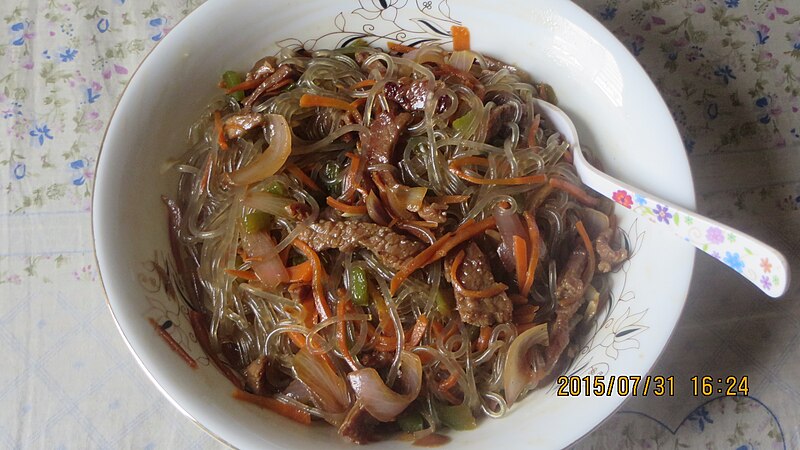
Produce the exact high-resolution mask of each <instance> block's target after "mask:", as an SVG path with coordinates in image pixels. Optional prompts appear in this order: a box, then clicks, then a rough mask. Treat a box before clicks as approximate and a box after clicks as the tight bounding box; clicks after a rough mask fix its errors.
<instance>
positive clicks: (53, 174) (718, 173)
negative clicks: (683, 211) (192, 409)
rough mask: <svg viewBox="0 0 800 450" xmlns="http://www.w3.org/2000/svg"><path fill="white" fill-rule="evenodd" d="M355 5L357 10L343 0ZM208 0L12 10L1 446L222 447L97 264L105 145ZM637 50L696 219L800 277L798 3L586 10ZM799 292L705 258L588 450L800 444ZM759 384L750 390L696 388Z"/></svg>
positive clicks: (627, 5) (615, 0) (5, 70)
mask: <svg viewBox="0 0 800 450" xmlns="http://www.w3.org/2000/svg"><path fill="white" fill-rule="evenodd" d="M349 1H352V2H353V3H355V0H349ZM201 3H202V0H151V1H146V2H145V1H136V2H134V1H125V0H106V1H96V0H84V1H79V0H71V1H63V0H49V1H32V0H3V1H2V2H0V17H2V18H3V21H2V27H4V28H5V34H4V35H5V38H4V39H2V40H1V41H0V111H1V112H0V114H2V118H0V134H1V135H2V136H3V138H2V140H1V141H0V186H2V188H3V191H4V195H0V355H2V365H1V366H0V403H2V404H3V407H2V408H0V447H2V448H15V447H19V448H70V447H77V448H146V449H153V448H195V447H197V448H213V447H218V446H219V445H220V444H218V443H217V442H216V441H214V440H213V439H212V438H211V437H209V436H208V435H206V434H205V433H204V432H203V431H201V430H200V429H198V428H197V427H195V426H194V425H193V424H192V423H191V422H190V421H189V420H188V419H186V418H184V417H182V416H181V415H180V414H179V413H178V412H177V411H176V410H175V409H174V408H172V407H171V406H170V405H169V403H168V402H167V401H166V400H165V399H164V398H163V397H162V396H161V395H160V394H159V393H158V392H157V391H156V389H155V388H154V387H153V386H152V385H151V384H150V382H149V381H148V380H147V378H146V377H145V376H144V374H143V372H142V371H141V370H140V369H139V368H138V367H137V365H136V363H135V362H134V359H133V358H131V356H130V355H129V354H128V351H127V349H126V348H125V345H124V343H123V342H122V339H121V338H120V336H119V335H118V333H117V331H116V330H115V329H114V325H113V322H112V320H111V317H110V315H109V314H108V311H107V309H106V305H105V302H104V295H103V290H102V287H101V285H100V282H99V280H98V274H97V267H96V266H95V260H94V256H93V253H92V238H91V223H90V204H91V187H92V182H93V176H94V173H93V169H94V166H95V162H96V158H97V153H98V149H99V145H100V140H101V136H102V134H103V130H104V129H105V125H106V123H107V120H108V118H109V116H110V114H111V111H112V109H113V108H114V105H115V104H116V102H117V100H118V98H119V95H120V94H121V92H122V89H123V87H124V86H125V84H126V82H127V81H128V80H129V78H130V76H131V73H132V72H133V70H134V69H135V68H136V67H137V65H138V64H139V62H140V61H141V60H142V58H144V56H145V55H146V54H147V52H148V50H149V49H150V48H152V47H153V46H154V45H155V44H156V43H157V42H158V41H159V40H160V39H161V38H163V36H164V35H165V34H166V33H168V32H169V30H170V28H171V27H173V26H174V25H175V24H176V23H177V22H178V21H179V20H180V19H181V18H182V17H184V16H185V15H186V14H188V13H189V12H191V10H193V9H194V8H196V7H197V6H199V5H200V4H201ZM577 3H579V4H580V5H581V6H582V7H583V8H585V9H586V10H587V11H589V12H590V13H591V14H592V15H594V16H595V17H597V19H598V20H600V21H601V22H602V23H603V24H604V25H605V26H606V27H608V28H609V29H610V30H611V31H612V32H613V33H614V34H615V35H616V36H617V37H618V38H619V39H620V40H621V41H622V42H623V43H624V44H625V45H626V46H627V48H628V49H629V50H630V51H631V52H632V53H633V54H634V55H635V56H636V58H637V59H638V60H639V61H640V63H641V64H642V65H643V66H644V67H645V69H646V70H647V72H648V73H649V74H650V76H651V77H652V78H653V80H654V81H655V82H656V84H657V85H658V87H659V89H660V91H661V93H662V94H663V96H664V98H665V99H666V101H667V103H668V104H669V106H670V108H671V110H672V112H673V115H674V117H675V119H676V122H677V123H678V126H679V128H680V130H681V133H682V136H683V140H684V144H685V147H686V151H687V153H688V156H689V160H690V163H691V166H692V172H693V174H694V181H695V185H696V189H697V193H698V209H699V211H700V212H701V213H704V214H706V215H709V216H711V217H714V218H717V219H718V220H721V221H724V222H726V223H728V224H730V225H732V226H734V227H737V228H740V229H741V230H743V231H745V232H747V233H750V234H752V235H754V236H756V237H759V238H762V239H765V240H766V241H768V242H769V243H771V244H772V245H774V246H775V247H776V248H778V249H780V250H781V251H783V252H784V253H785V254H786V255H787V257H788V258H789V260H790V263H791V264H792V265H793V267H794V268H795V269H794V271H793V272H794V273H793V275H794V276H793V278H794V279H795V280H798V279H800V276H798V275H799V274H798V268H800V257H798V255H800V251H799V250H800V245H799V244H798V242H799V241H798V239H797V236H798V232H800V211H799V210H800V113H798V109H800V97H799V96H798V94H799V93H800V2H798V1H797V0H774V1H770V0H698V1H693V0H604V1H601V0H577ZM797 300H800V299H799V298H798V288H797V284H796V285H795V287H794V288H792V289H790V291H789V293H788V294H787V295H786V296H785V297H784V298H783V299H782V300H779V301H769V300H767V298H766V297H765V296H764V295H761V294H760V293H759V292H758V291H757V290H756V289H755V288H753V287H752V286H750V285H749V284H748V283H747V282H746V281H745V280H744V279H742V278H740V277H738V276H736V275H735V274H734V273H733V272H732V271H730V270H729V269H726V268H724V267H723V266H722V265H720V264H716V262H715V261H714V260H713V259H712V258H711V257H709V256H706V255H704V254H701V253H698V257H697V264H696V268H695V273H694V279H693V283H692V287H691V290H690V292H689V297H688V301H687V305H686V309H685V312H684V314H683V317H682V318H681V320H680V322H679V324H678V327H677V330H676V332H675V334H674V337H673V339H672V341H671V342H670V343H669V345H668V347H667V349H666V350H665V352H664V354H663V356H662V357H661V359H660V360H659V362H658V363H657V365H656V367H655V368H654V369H653V371H652V373H653V374H663V375H673V376H674V377H675V379H676V384H677V386H676V392H675V396H674V397H659V398H655V397H637V398H630V399H629V400H628V401H626V402H625V403H624V405H623V406H622V407H621V409H620V410H619V411H618V412H617V413H615V414H614V415H613V416H612V417H611V418H610V419H609V420H607V421H606V422H605V423H604V424H603V425H601V426H600V427H599V428H597V429H596V430H595V431H594V432H592V433H591V434H590V435H588V436H586V437H585V438H583V439H582V440H581V441H579V442H577V443H576V444H575V447H576V448H580V449H589V448H621V447H626V448H650V447H670V448H673V447H675V448H677V447H679V446H688V447H691V448H697V447H707V448H717V447H720V448H722V447H724V448H732V449H751V448H776V449H777V448H800V426H799V425H798V424H800V345H798V344H799V343H800V321H798V318H800V303H798V302H797ZM695 375H700V376H702V375H710V376H713V377H714V378H718V377H726V376H729V375H730V376H743V375H747V376H748V377H749V380H750V396H749V397H738V398H702V397H693V396H692V395H691V391H690V388H689V385H690V384H689V379H690V377H692V376H695Z"/></svg>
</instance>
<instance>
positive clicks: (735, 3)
mask: <svg viewBox="0 0 800 450" xmlns="http://www.w3.org/2000/svg"><path fill="white" fill-rule="evenodd" d="M725 6H727V7H728V8H738V7H739V0H725Z"/></svg>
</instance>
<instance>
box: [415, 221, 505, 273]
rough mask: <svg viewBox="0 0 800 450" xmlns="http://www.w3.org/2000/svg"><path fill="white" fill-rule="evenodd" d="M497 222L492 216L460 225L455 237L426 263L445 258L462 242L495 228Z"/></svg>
mask: <svg viewBox="0 0 800 450" xmlns="http://www.w3.org/2000/svg"><path fill="white" fill-rule="evenodd" d="M496 224H497V221H496V220H495V218H494V216H491V217H489V218H487V219H483V220H481V221H480V222H466V223H464V224H463V225H461V226H460V227H458V228H457V229H456V230H455V231H454V232H453V238H452V239H448V240H447V242H445V244H444V245H443V246H442V247H441V248H439V249H437V250H436V252H435V254H434V257H433V258H432V259H431V260H430V261H427V262H426V263H425V265H426V266H427V265H428V264H430V263H432V262H434V261H438V260H439V259H442V258H444V257H445V256H447V254H448V253H449V252H450V250H452V249H454V248H456V247H457V246H458V245H460V244H461V243H462V242H466V241H468V240H470V239H472V238H473V237H475V236H477V235H479V234H481V233H483V232H484V231H486V230H488V229H489V228H494V227H495V225H496Z"/></svg>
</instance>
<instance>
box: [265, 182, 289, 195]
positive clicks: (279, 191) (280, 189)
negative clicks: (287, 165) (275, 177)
mask: <svg viewBox="0 0 800 450" xmlns="http://www.w3.org/2000/svg"><path fill="white" fill-rule="evenodd" d="M264 192H269V193H270V194H272V195H279V196H281V197H286V187H285V186H284V185H283V183H281V182H279V181H273V182H272V183H270V184H268V185H267V187H266V188H264Z"/></svg>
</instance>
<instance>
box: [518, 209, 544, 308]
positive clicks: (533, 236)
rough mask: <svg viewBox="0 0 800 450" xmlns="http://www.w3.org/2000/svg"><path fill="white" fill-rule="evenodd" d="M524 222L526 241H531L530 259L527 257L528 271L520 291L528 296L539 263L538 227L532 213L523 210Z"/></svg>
mask: <svg viewBox="0 0 800 450" xmlns="http://www.w3.org/2000/svg"><path fill="white" fill-rule="evenodd" d="M524 216H525V223H526V224H527V225H528V241H530V243H531V251H530V259H528V272H527V273H526V274H525V283H524V284H523V285H522V289H520V293H521V294H522V295H523V296H524V297H525V298H528V294H530V292H531V287H533V278H534V276H535V275H536V266H537V265H538V264H539V250H540V245H539V227H538V226H537V225H536V220H535V219H534V218H533V215H532V214H531V213H529V212H528V211H525V213H524Z"/></svg>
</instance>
